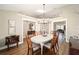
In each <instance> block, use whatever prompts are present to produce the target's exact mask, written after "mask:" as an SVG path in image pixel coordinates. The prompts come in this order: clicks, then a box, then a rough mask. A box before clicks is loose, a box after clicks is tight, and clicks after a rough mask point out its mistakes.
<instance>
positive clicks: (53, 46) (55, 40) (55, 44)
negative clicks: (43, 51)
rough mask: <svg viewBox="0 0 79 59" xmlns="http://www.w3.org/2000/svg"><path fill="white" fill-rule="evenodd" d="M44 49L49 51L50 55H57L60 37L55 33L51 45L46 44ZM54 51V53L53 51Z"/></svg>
mask: <svg viewBox="0 0 79 59" xmlns="http://www.w3.org/2000/svg"><path fill="white" fill-rule="evenodd" d="M44 47H46V48H48V49H49V52H50V54H51V53H52V52H53V54H57V53H58V48H59V46H58V36H57V35H56V33H55V32H54V33H53V38H52V39H51V42H49V43H45V44H44ZM52 50H53V51H52Z"/></svg>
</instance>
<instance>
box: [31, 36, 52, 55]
mask: <svg viewBox="0 0 79 59" xmlns="http://www.w3.org/2000/svg"><path fill="white" fill-rule="evenodd" d="M51 38H52V36H51V35H45V36H44V35H37V36H34V37H32V38H31V41H32V42H33V43H36V44H40V46H41V55H42V54H43V46H44V43H46V42H49V41H50V40H51Z"/></svg>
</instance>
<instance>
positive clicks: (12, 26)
mask: <svg viewBox="0 0 79 59" xmlns="http://www.w3.org/2000/svg"><path fill="white" fill-rule="evenodd" d="M8 30H9V31H8V32H9V35H13V34H15V32H16V22H15V20H9V21H8Z"/></svg>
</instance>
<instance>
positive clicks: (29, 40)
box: [27, 37, 32, 48]
mask: <svg viewBox="0 0 79 59" xmlns="http://www.w3.org/2000/svg"><path fill="white" fill-rule="evenodd" d="M27 44H28V48H32V41H31V38H30V37H28V39H27Z"/></svg>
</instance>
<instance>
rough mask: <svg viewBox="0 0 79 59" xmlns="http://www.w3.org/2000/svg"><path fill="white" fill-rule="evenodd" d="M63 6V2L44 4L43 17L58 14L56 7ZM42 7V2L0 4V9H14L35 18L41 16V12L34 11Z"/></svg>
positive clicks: (52, 16) (51, 16)
mask: <svg viewBox="0 0 79 59" xmlns="http://www.w3.org/2000/svg"><path fill="white" fill-rule="evenodd" d="M63 6H65V4H64V5H63V4H45V10H46V12H45V18H54V17H57V16H59V11H58V10H57V11H56V9H57V8H61V7H63ZM42 9H43V5H42V4H0V10H7V11H15V12H19V13H22V14H25V15H27V16H31V17H35V18H43V14H42V13H39V12H36V11H37V10H42Z"/></svg>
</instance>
